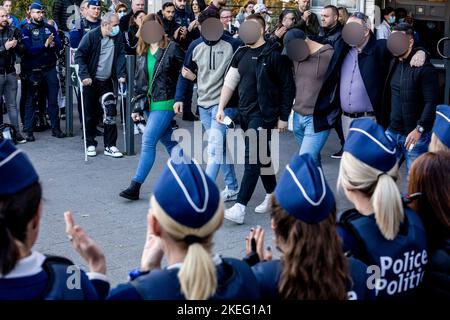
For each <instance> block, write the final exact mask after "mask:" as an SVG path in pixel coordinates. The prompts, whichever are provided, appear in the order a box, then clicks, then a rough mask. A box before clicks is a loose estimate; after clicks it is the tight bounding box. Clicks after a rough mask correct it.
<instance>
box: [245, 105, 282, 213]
mask: <svg viewBox="0 0 450 320" xmlns="http://www.w3.org/2000/svg"><path fill="white" fill-rule="evenodd" d="M240 124H241V129H242V130H244V133H245V137H244V140H245V165H244V176H243V177H242V182H241V188H240V190H239V194H238V197H237V203H240V204H243V205H247V203H248V202H249V201H250V199H251V197H252V195H253V192H254V191H255V188H256V184H257V183H258V179H259V177H261V181H262V183H263V186H264V189H265V190H266V193H272V192H273V191H274V190H275V187H276V185H277V180H276V177H275V174H274V173H272V174H267V172H265V174H262V173H261V168H270V167H271V164H272V162H271V159H270V148H269V143H270V131H271V129H273V128H275V126H276V121H274V122H265V121H264V120H263V118H262V116H261V115H260V114H255V115H243V114H240ZM261 148H263V149H265V150H263V151H266V152H260V149H261ZM266 170H269V169H266Z"/></svg>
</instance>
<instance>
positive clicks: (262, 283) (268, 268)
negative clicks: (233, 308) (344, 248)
mask: <svg viewBox="0 0 450 320" xmlns="http://www.w3.org/2000/svg"><path fill="white" fill-rule="evenodd" d="M349 269H350V278H351V283H349V284H348V288H347V292H348V299H349V300H373V299H374V296H375V293H374V291H373V290H370V289H368V288H367V286H366V281H367V277H368V276H367V273H366V270H367V266H366V265H365V264H364V263H362V262H361V261H359V260H357V259H354V258H349ZM252 270H253V273H254V274H255V276H256V279H257V280H258V284H259V287H260V289H261V298H262V299H264V300H279V299H281V297H280V295H279V291H278V283H279V281H280V276H281V272H282V271H283V265H282V262H281V261H280V260H272V261H263V262H259V263H257V264H256V265H254V266H253V267H252Z"/></svg>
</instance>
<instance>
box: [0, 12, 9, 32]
mask: <svg viewBox="0 0 450 320" xmlns="http://www.w3.org/2000/svg"><path fill="white" fill-rule="evenodd" d="M8 24H9V23H8V13H7V12H6V10H1V9H0V27H2V28H5V27H7V26H8Z"/></svg>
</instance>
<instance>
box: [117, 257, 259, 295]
mask: <svg viewBox="0 0 450 320" xmlns="http://www.w3.org/2000/svg"><path fill="white" fill-rule="evenodd" d="M220 259H221V262H220V263H219V264H216V266H217V278H218V287H217V291H216V293H215V294H214V296H213V297H212V298H211V299H212V300H257V299H259V298H260V295H259V288H258V283H257V281H256V278H255V276H254V274H253V273H252V271H251V269H250V267H249V266H248V265H247V264H246V263H245V262H243V261H240V260H237V259H231V258H220ZM178 271H179V268H178V267H173V268H167V269H159V270H152V271H151V272H150V273H148V274H146V275H142V276H140V277H138V278H136V279H135V280H133V281H131V282H128V283H125V284H121V285H119V286H118V287H117V288H115V289H113V290H112V291H111V293H110V295H109V297H108V299H110V300H184V299H185V297H184V296H183V294H182V293H181V289H180V282H179V280H178Z"/></svg>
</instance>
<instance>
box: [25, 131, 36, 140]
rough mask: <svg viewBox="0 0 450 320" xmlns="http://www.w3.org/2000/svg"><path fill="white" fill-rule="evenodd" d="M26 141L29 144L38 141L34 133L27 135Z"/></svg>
mask: <svg viewBox="0 0 450 320" xmlns="http://www.w3.org/2000/svg"><path fill="white" fill-rule="evenodd" d="M26 140H27V141H28V142H33V141H36V139H35V138H34V135H33V133H27V138H26Z"/></svg>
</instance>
